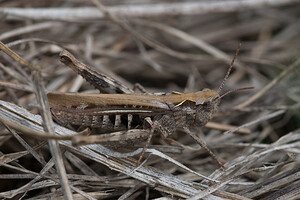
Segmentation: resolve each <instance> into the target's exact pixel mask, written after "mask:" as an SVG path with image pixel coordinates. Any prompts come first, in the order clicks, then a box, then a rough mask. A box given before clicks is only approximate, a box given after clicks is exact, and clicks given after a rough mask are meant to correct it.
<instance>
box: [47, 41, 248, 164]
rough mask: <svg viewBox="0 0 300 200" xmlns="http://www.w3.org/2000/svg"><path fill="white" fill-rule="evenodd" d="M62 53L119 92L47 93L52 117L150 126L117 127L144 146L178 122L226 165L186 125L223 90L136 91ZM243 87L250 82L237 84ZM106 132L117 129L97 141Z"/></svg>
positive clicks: (204, 116) (103, 87)
mask: <svg viewBox="0 0 300 200" xmlns="http://www.w3.org/2000/svg"><path fill="white" fill-rule="evenodd" d="M239 48H240V47H239ZM239 48H238V49H237V51H236V54H235V56H234V58H233V60H232V63H231V65H230V67H229V68H228V71H227V73H226V76H225V78H224V80H223V82H222V84H221V85H220V87H219V90H218V91H219V92H220V91H221V89H222V87H223V85H224V83H225V81H226V79H227V78H228V76H229V73H230V70H231V68H232V66H233V63H234V60H235V58H236V56H237V54H238V51H239ZM60 59H61V61H62V62H63V63H64V64H66V65H67V66H69V67H71V68H72V69H73V70H75V71H76V72H77V73H79V74H81V75H82V76H83V77H84V78H85V79H86V80H87V81H88V82H90V83H91V84H92V85H94V86H95V87H96V88H98V89H99V90H100V91H104V92H115V93H119V94H83V93H56V92H51V93H48V95H47V96H48V99H49V103H50V107H51V112H52V114H53V115H54V117H55V118H56V119H58V120H59V121H61V122H63V123H67V124H73V125H83V126H88V127H99V128H103V129H108V130H130V129H136V128H138V129H150V130H151V131H149V134H133V135H132V134H130V131H129V132H128V135H126V132H121V133H122V134H121V135H119V140H125V141H126V140H128V143H130V142H132V143H136V142H139V141H143V140H144V141H145V140H148V141H147V144H146V146H145V147H144V151H145V148H146V147H147V145H148V144H149V143H150V139H151V137H152V135H153V133H154V131H155V130H158V131H159V132H160V133H161V134H162V135H163V137H168V136H169V135H171V134H172V133H174V132H175V130H176V129H177V128H184V129H185V130H186V132H187V133H188V134H189V135H190V136H191V137H192V138H193V139H195V140H196V141H197V142H198V143H199V144H200V145H201V147H204V148H205V149H206V150H207V151H208V153H209V154H210V155H211V156H212V157H213V158H214V159H215V160H216V161H217V162H218V163H219V165H220V166H221V167H223V168H224V169H225V167H224V166H223V164H222V163H221V162H220V161H219V160H218V159H217V157H216V156H215V155H214V154H213V152H211V151H210V150H209V149H208V148H207V147H206V145H205V143H204V142H203V141H202V140H201V139H200V138H199V137H198V136H196V135H195V134H194V133H192V132H191V131H189V128H190V127H200V126H204V125H205V124H206V123H207V122H208V121H209V120H210V119H211V118H212V117H213V115H214V114H215V113H216V112H217V109H218V105H219V103H220V100H221V98H222V97H223V96H224V95H226V94H227V93H226V94H224V95H223V96H220V95H219V93H218V92H216V91H214V90H210V89H204V90H202V91H199V92H195V93H187V94H180V93H172V94H163V95H156V94H135V93H132V92H133V91H132V90H131V89H129V88H127V87H126V86H123V85H122V84H121V83H119V82H117V81H115V80H113V79H111V78H109V77H107V76H105V75H103V74H100V73H98V72H96V71H94V70H92V69H91V68H89V67H88V66H86V65H85V64H83V63H81V62H79V61H78V60H77V59H76V58H75V57H74V56H73V55H72V54H71V53H69V52H68V51H66V50H64V51H62V52H61V54H60ZM244 89H248V88H242V89H238V90H244ZM234 91H236V90H234ZM230 92H232V91H230ZM120 93H121V94H120ZM143 133H144V132H143ZM110 137H116V135H115V134H114V133H111V134H104V135H102V136H100V138H102V139H100V141H99V143H105V142H109V138H110ZM120 142H121V141H120ZM144 151H143V153H144ZM143 153H142V154H141V156H140V159H139V161H140V160H141V158H142V155H143ZM139 161H138V162H139Z"/></svg>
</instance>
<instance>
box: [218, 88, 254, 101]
mask: <svg viewBox="0 0 300 200" xmlns="http://www.w3.org/2000/svg"><path fill="white" fill-rule="evenodd" d="M252 89H254V87H244V88H238V89H235V90H230V91H228V92H225V93H224V94H222V95H221V96H220V99H222V98H223V97H224V96H226V95H228V94H230V93H233V92H238V91H243V90H252Z"/></svg>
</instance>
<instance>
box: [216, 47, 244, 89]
mask: <svg viewBox="0 0 300 200" xmlns="http://www.w3.org/2000/svg"><path fill="white" fill-rule="evenodd" d="M241 46H242V43H239V46H238V48H237V50H236V51H235V55H234V57H233V59H232V61H231V63H230V66H229V68H228V70H227V72H226V75H225V77H224V79H223V81H222V83H221V85H220V87H219V89H218V93H220V92H221V91H222V89H223V87H224V85H225V82H226V80H227V79H228V76H229V74H230V71H231V69H232V67H233V64H234V61H235V59H236V57H237V55H238V54H239V51H240V48H241Z"/></svg>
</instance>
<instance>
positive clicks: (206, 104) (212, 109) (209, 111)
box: [194, 89, 221, 126]
mask: <svg viewBox="0 0 300 200" xmlns="http://www.w3.org/2000/svg"><path fill="white" fill-rule="evenodd" d="M201 92H202V93H201ZM201 92H197V93H198V95H199V98H196V99H197V100H196V113H195V121H194V125H195V126H204V125H205V124H206V123H207V122H208V121H210V120H211V119H212V118H213V115H214V114H215V113H216V112H217V110H218V106H219V104H220V101H221V98H220V95H219V94H218V93H217V92H216V91H214V90H209V89H205V90H202V91H201ZM197 93H196V94H197ZM203 95H204V96H205V98H203Z"/></svg>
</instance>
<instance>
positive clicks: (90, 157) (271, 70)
mask: <svg viewBox="0 0 300 200" xmlns="http://www.w3.org/2000/svg"><path fill="white" fill-rule="evenodd" d="M102 3H103V4H104V5H105V6H103V5H101V4H100V5H99V4H98V5H96V4H97V2H96V1H94V0H92V1H70V0H69V1H68V0H65V1H57V0H56V1H55V0H49V1H31V0H28V1H15V0H10V1H0V5H1V6H0V7H1V8H0V15H1V16H2V18H1V19H2V20H1V22H0V24H1V26H0V27H1V32H0V40H1V41H2V42H3V43H4V44H6V45H7V46H8V47H9V48H11V49H12V50H13V51H14V52H15V53H17V54H18V55H20V56H21V57H20V58H15V59H16V60H17V61H16V60H14V59H11V58H10V57H9V56H7V54H5V53H4V52H1V53H0V79H1V81H0V99H1V101H0V121H1V123H0V155H1V157H0V180H1V181H0V198H13V199H20V198H24V199H48V198H54V199H60V198H66V199H71V198H72V196H73V198H74V199H85V198H87V199H103V198H109V199H116V198H119V199H154V198H160V197H165V198H170V199H171V198H174V199H179V198H190V199H199V198H204V199H220V198H222V199H299V198H300V191H299V187H300V168H299V153H300V151H299V148H300V143H299V141H300V134H299V127H300V125H299V121H300V114H299V113H300V112H299V102H300V97H299V85H300V81H299V66H300V59H299V55H300V48H299V46H300V16H299V13H300V12H299V11H300V4H299V2H298V1H296V0H294V1H293V0H273V1H266V0H260V1H256V0H252V1H250V0H243V1H240V2H239V3H237V2H236V1H214V2H212V1H197V2H196V3H195V2H194V3H193V2H188V1H184V2H181V3H176V2H171V1H159V0H157V1H148V0H144V1H141V2H137V1H123V2H122V3H123V4H122V5H120V1H115V0H113V1H102ZM125 3H127V5H126V4H125ZM150 4H155V5H150ZM16 8H18V9H16ZM99 10H102V13H101V12H100V11H99ZM78 11H81V12H78ZM240 42H241V43H242V47H241V51H240V54H239V56H238V59H237V60H236V62H235V66H234V71H233V72H232V74H231V75H230V78H229V79H228V81H227V82H226V85H225V89H224V90H223V91H222V92H221V93H225V92H226V91H227V90H232V89H236V88H241V87H249V86H253V87H255V89H253V90H250V91H243V92H239V93H233V94H230V95H228V96H226V97H224V98H223V99H222V102H221V106H220V112H219V113H217V114H216V116H215V117H214V118H213V120H212V122H211V123H209V124H207V126H206V127H202V128H199V129H196V130H194V131H195V132H196V133H197V134H199V135H201V136H202V138H204V139H205V141H206V143H207V145H208V147H209V148H210V149H211V150H212V151H214V152H215V154H216V155H217V156H218V157H219V158H220V159H222V160H223V163H226V164H225V166H226V167H227V169H226V170H222V169H221V168H220V167H219V166H218V165H217V164H216V163H215V162H214V161H213V160H212V158H211V157H209V156H208V154H207V152H206V151H204V150H202V149H200V148H198V147H199V146H198V145H197V143H196V142H195V141H193V140H192V139H191V138H190V137H188V136H186V135H185V134H184V133H183V132H182V131H178V132H176V134H174V135H172V136H171V137H170V138H168V139H165V140H163V139H162V138H161V137H159V136H158V137H156V138H154V139H153V140H152V145H151V146H150V147H149V148H148V149H147V153H146V156H145V158H146V160H145V162H143V164H142V165H141V166H139V167H136V165H135V164H136V160H137V158H138V154H139V153H140V151H141V148H136V149H130V150H128V149H127V150H128V151H127V153H124V152H123V151H122V152H121V151H119V152H117V151H116V150H115V149H107V148H105V147H103V146H101V145H89V146H81V147H73V146H72V145H71V143H70V141H69V139H70V138H71V137H72V135H73V134H76V131H78V130H77V129H75V128H74V127H71V126H68V125H67V128H65V127H62V126H60V125H57V124H56V123H55V122H53V120H52V119H51V115H50V112H49V107H48V104H47V99H46V97H45V94H46V93H47V92H48V91H62V92H84V91H89V92H91V91H92V92H95V93H97V91H96V90H95V89H94V88H93V87H92V86H90V85H89V84H88V83H86V82H85V81H84V80H83V79H82V78H81V77H79V76H77V75H76V74H75V73H74V72H72V71H71V70H70V69H69V68H67V67H66V66H64V65H63V64H62V63H60V62H59V56H58V55H59V52H60V51H61V50H62V49H68V50H69V51H71V52H72V53H74V55H75V56H76V58H77V59H79V60H81V61H82V62H84V63H86V64H87V65H89V66H91V67H94V68H95V69H96V70H98V71H99V72H101V73H104V74H107V75H109V76H110V77H112V78H113V79H116V80H119V81H120V82H122V83H123V84H125V85H126V86H128V87H130V88H132V87H133V85H134V84H135V83H139V84H141V85H143V86H144V87H145V88H146V89H147V90H148V91H151V92H170V91H179V92H194V91H199V90H201V89H202V88H211V89H215V90H217V89H218V87H219V85H220V84H221V82H222V79H223V77H224V75H225V73H226V70H227V68H228V65H229V63H230V62H231V59H232V57H233V55H234V52H235V50H236V48H237V46H238V44H239V43H240ZM3 48H4V47H3V46H2V50H5V49H3ZM7 53H9V52H7ZM22 59H24V62H23V61H22ZM49 138H52V140H47V139H49ZM142 146H143V144H140V147H142ZM125 149H126V148H125Z"/></svg>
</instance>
